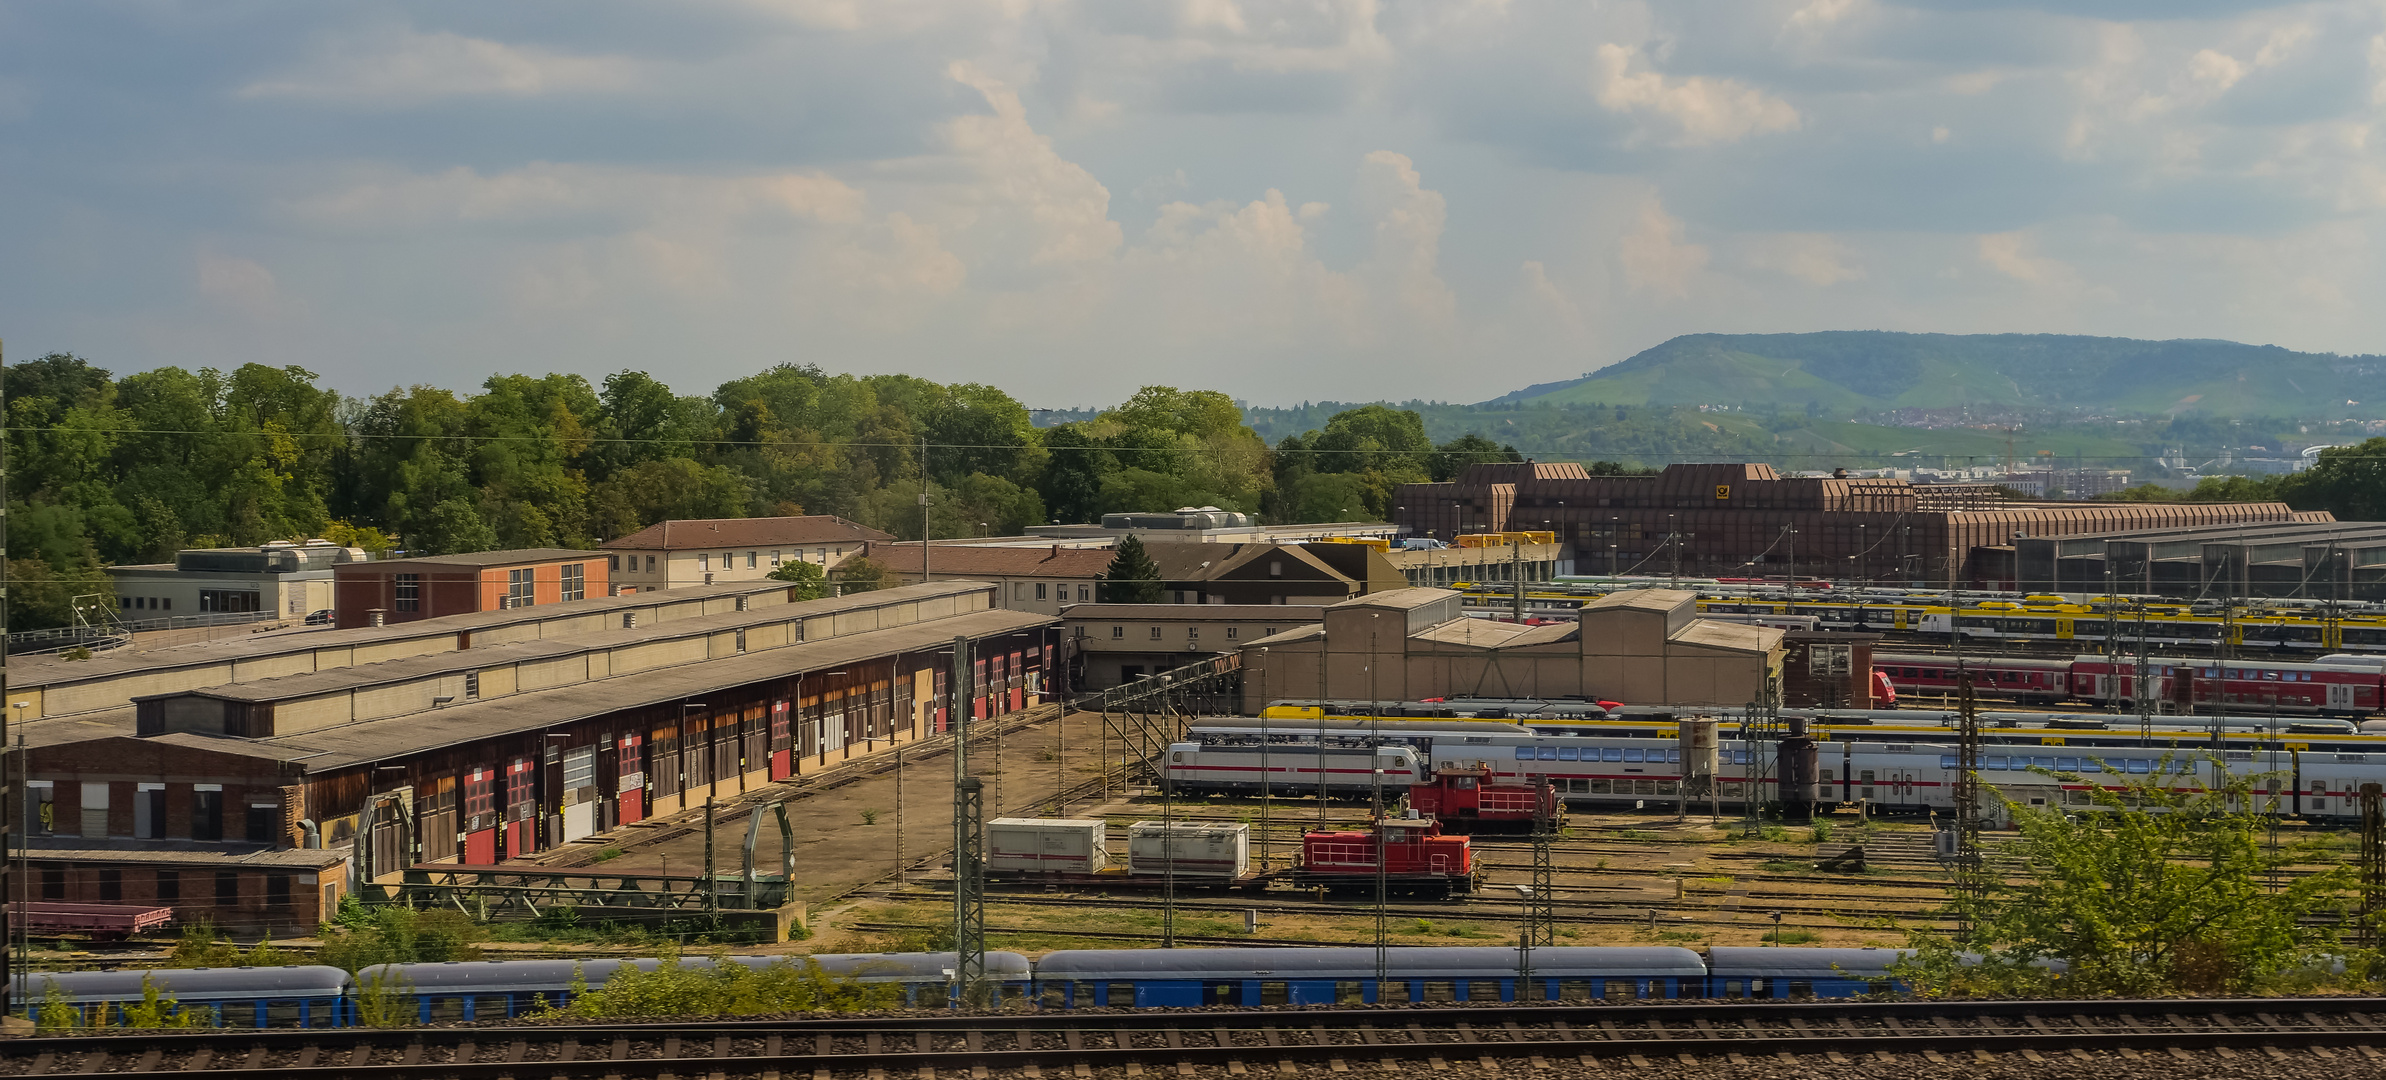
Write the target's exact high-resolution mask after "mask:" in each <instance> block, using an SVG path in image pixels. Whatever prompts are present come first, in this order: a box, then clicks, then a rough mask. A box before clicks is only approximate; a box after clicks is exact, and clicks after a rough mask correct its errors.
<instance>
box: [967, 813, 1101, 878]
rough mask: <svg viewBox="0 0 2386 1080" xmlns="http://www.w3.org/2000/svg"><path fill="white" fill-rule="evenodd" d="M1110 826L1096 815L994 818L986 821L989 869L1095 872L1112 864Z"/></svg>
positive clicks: (1017, 872) (1028, 872)
mask: <svg viewBox="0 0 2386 1080" xmlns="http://www.w3.org/2000/svg"><path fill="white" fill-rule="evenodd" d="M1109 832H1110V826H1109V825H1108V823H1106V822H1103V821H1101V820H1099V819H1095V818H995V819H994V820H992V821H989V822H987V823H986V869H988V870H990V871H993V872H995V873H1012V874H1022V873H1025V874H1096V873H1100V872H1101V871H1102V870H1104V869H1105V868H1107V867H1108V866H1109V865H1110V836H1109Z"/></svg>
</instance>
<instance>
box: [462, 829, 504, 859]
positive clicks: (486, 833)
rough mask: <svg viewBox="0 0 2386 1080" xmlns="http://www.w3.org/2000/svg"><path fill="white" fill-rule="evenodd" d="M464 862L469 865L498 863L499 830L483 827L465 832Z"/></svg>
mask: <svg viewBox="0 0 2386 1080" xmlns="http://www.w3.org/2000/svg"><path fill="white" fill-rule="evenodd" d="M464 863H465V865H467V866H495V865H497V830H495V829H482V830H480V831H479V832H468V833H465V834H464Z"/></svg>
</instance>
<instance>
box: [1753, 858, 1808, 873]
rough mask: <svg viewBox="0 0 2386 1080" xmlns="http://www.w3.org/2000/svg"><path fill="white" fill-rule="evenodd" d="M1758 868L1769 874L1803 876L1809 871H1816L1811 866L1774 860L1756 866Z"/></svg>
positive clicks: (1786, 860) (1784, 860)
mask: <svg viewBox="0 0 2386 1080" xmlns="http://www.w3.org/2000/svg"><path fill="white" fill-rule="evenodd" d="M1756 868H1757V869H1759V870H1762V871H1764V872H1766V873H1768V874H1803V873H1805V872H1806V871H1808V870H1812V869H1814V867H1813V866H1812V865H1811V864H1808V863H1802V862H1793V861H1791V860H1789V859H1773V860H1770V861H1768V862H1761V863H1758V864H1756Z"/></svg>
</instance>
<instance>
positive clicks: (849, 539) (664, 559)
mask: <svg viewBox="0 0 2386 1080" xmlns="http://www.w3.org/2000/svg"><path fill="white" fill-rule="evenodd" d="M892 539H894V535H893V534H891V533H884V532H880V531H878V530H877V529H873V528H871V527H869V526H867V525H862V524H859V523H857V522H852V521H847V520H845V519H844V518H841V517H837V516H836V515H833V514H807V515H803V516H799V517H765V518H697V519H691V520H684V521H658V522H656V523H654V524H652V525H649V526H647V527H645V528H643V529H640V530H638V531H637V532H634V533H631V534H629V535H628V536H624V537H622V538H620V539H618V540H607V541H605V542H604V543H602V544H598V545H597V547H599V548H601V549H603V550H604V551H605V552H606V553H607V554H608V555H609V556H610V561H609V563H608V567H607V568H608V570H609V571H610V572H611V573H612V575H613V580H614V582H615V586H616V588H618V589H621V590H625V591H626V590H638V591H652V590H655V589H676V588H680V587H682V586H687V585H712V584H717V583H721V582H729V581H749V580H755V579H759V578H765V577H768V576H770V572H771V571H772V570H774V569H777V568H778V567H779V566H780V565H781V564H783V563H791V562H808V563H813V564H815V565H818V566H819V567H821V568H822V569H824V570H825V569H828V568H831V567H834V566H836V565H837V564H838V563H841V562H844V561H845V560H846V559H849V558H852V557H853V556H855V555H858V554H861V550H862V545H864V544H868V543H871V542H873V541H885V540H892Z"/></svg>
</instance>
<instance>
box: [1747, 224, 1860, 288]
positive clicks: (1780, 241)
mask: <svg viewBox="0 0 2386 1080" xmlns="http://www.w3.org/2000/svg"><path fill="white" fill-rule="evenodd" d="M1854 258H1855V253H1854V252H1853V251H1852V250H1850V249H1849V247H1848V246H1847V245H1846V244H1845V243H1843V242H1841V241H1840V240H1839V239H1838V238H1837V237H1834V236H1831V235H1829V234H1827V233H1782V234H1779V235H1776V236H1770V237H1763V238H1760V239H1758V240H1757V241H1756V242H1755V243H1753V244H1752V245H1751V246H1750V248H1749V253H1748V265H1749V266H1750V267H1752V268H1754V269H1758V270H1770V271H1773V272H1775V273H1779V274H1783V275H1785V276H1787V277H1789V278H1791V279H1793V280H1796V281H1802V282H1804V283H1806V284H1808V285H1812V286H1815V287H1816V288H1824V287H1828V286H1831V285H1837V284H1839V283H1841V282H1843V281H1860V280H1863V278H1864V270H1863V268H1862V267H1860V266H1856V265H1854Z"/></svg>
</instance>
